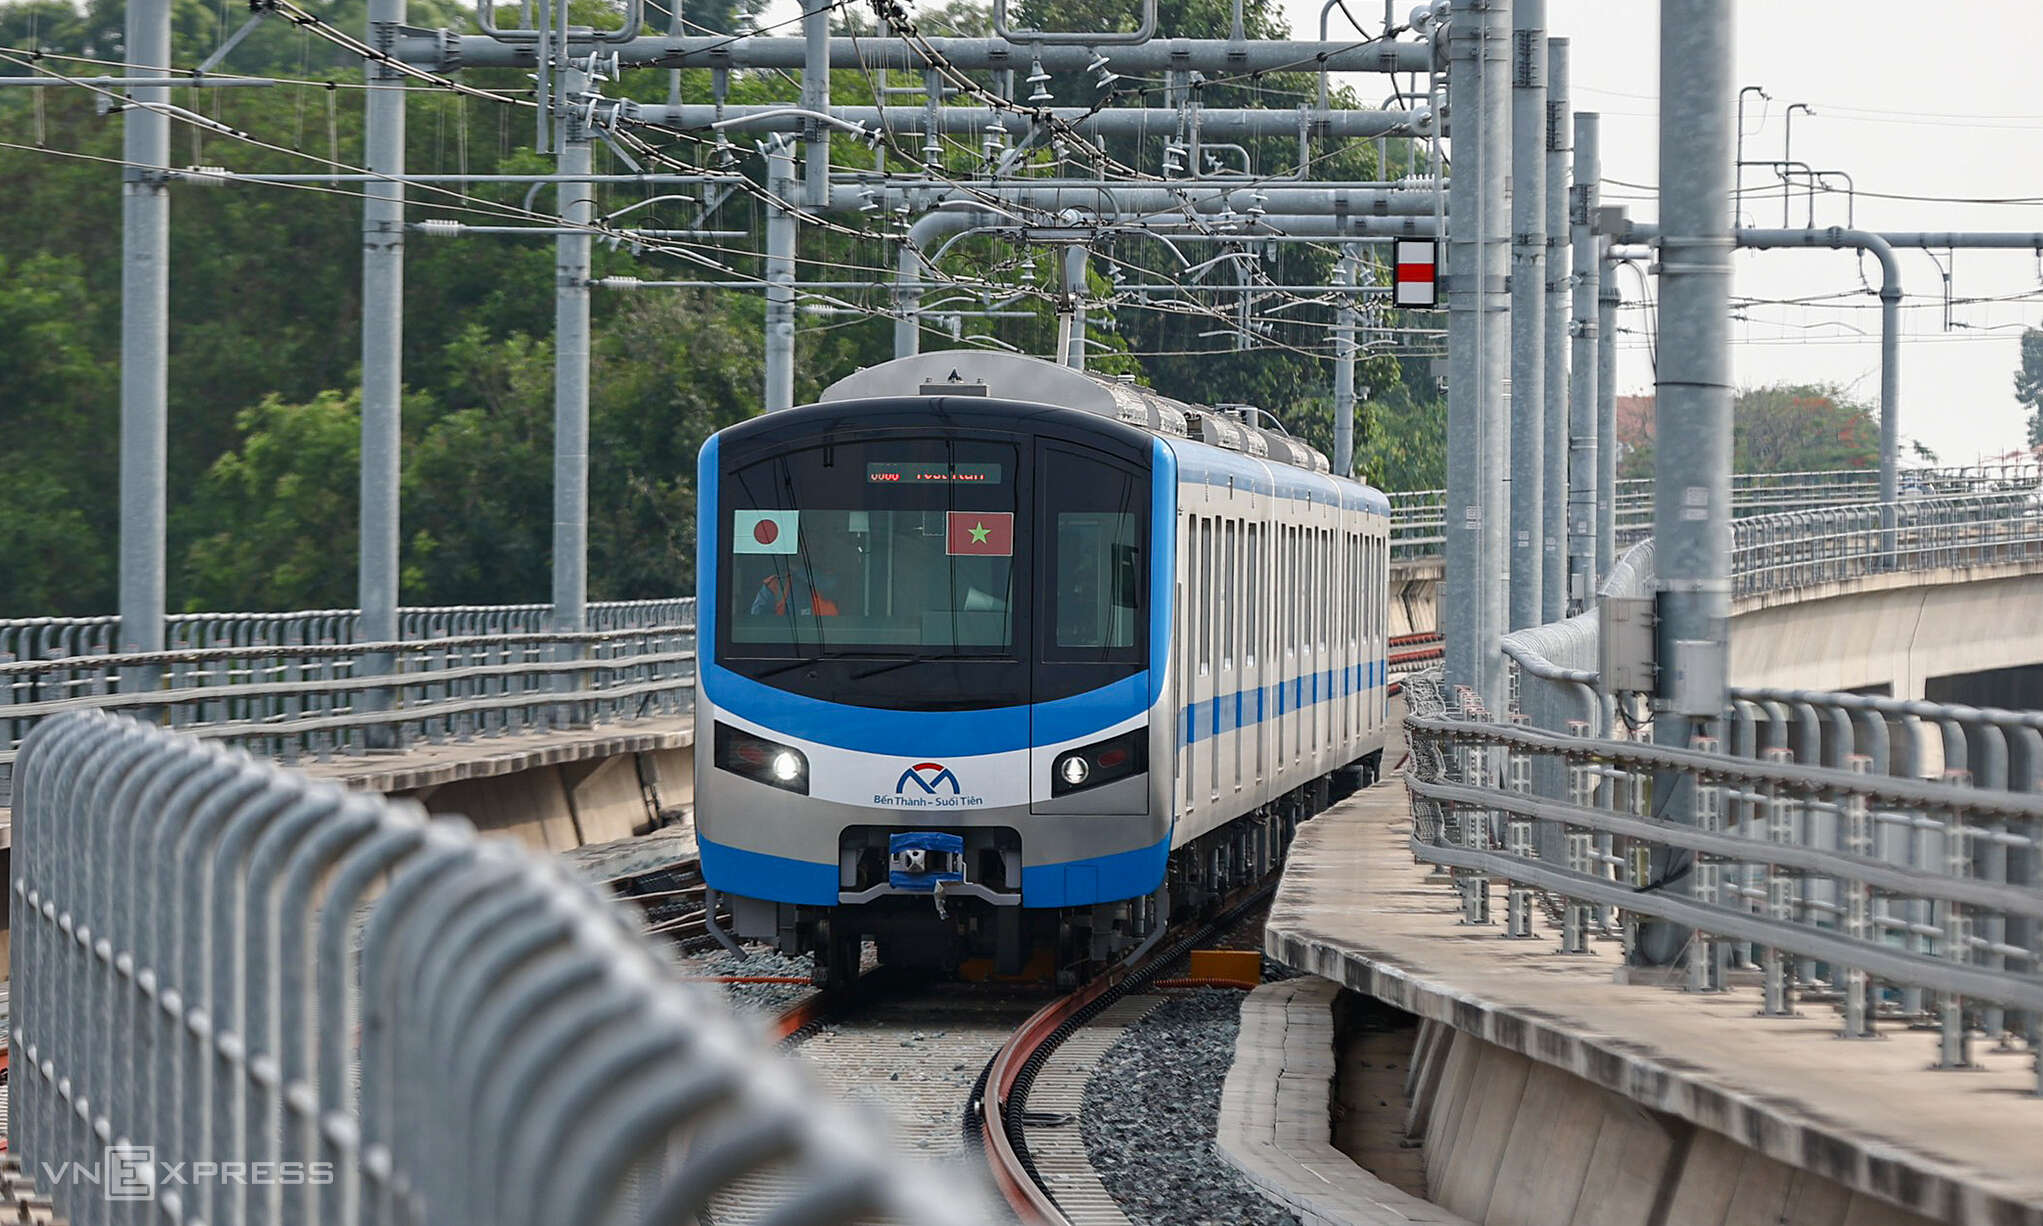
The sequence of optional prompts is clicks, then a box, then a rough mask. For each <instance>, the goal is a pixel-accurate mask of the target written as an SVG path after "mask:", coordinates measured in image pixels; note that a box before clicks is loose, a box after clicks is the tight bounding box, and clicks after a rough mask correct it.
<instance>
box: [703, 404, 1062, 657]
mask: <svg viewBox="0 0 2043 1226" xmlns="http://www.w3.org/2000/svg"><path fill="white" fill-rule="evenodd" d="M1018 468H1019V457H1018V453H1017V448H1016V447H1015V446H1013V445H1012V444H1008V443H1001V442H993V441H984V440H975V439H943V438H930V439H915V438H891V439H876V440H866V441H857V442H844V443H836V444H831V445H826V446H819V447H813V448H808V449H804V450H798V451H792V452H787V453H783V454H780V455H775V456H773V457H771V458H769V459H765V460H761V461H759V462H758V463H755V464H751V465H749V466H747V467H744V468H741V469H739V470H737V471H736V472H735V473H732V474H731V475H730V477H728V478H727V479H726V484H725V486H724V497H723V499H722V503H723V509H722V515H723V517H724V520H725V522H724V523H723V524H722V525H721V526H720V527H721V531H722V534H723V536H722V540H723V549H722V550H721V553H722V555H723V563H724V565H725V566H726V568H727V569H726V571H725V580H724V583H723V590H724V592H725V593H726V595H725V601H724V604H725V608H724V610H723V612H724V616H725V618H726V619H727V621H726V625H727V626H728V628H729V637H728V639H727V640H726V641H727V642H728V644H729V648H730V651H731V654H733V655H735V656H741V657H744V656H749V657H753V658H769V659H771V658H794V659H806V658H815V657H821V656H832V655H881V656H891V655H900V656H903V657H906V658H909V659H941V658H963V657H978V658H985V657H1007V658H1011V657H1013V655H1014V653H1015V602H1016V600H1017V592H1016V581H1015V576H1016V558H1015V541H1016V538H1017V536H1018V535H1025V534H1018V532H1017V528H1018V526H1020V525H1018V524H1017V519H1018V518H1019V515H1018V513H1019V512H1020V511H1021V507H1020V506H1019V503H1018V496H1017V492H1016V491H1017V485H1018V475H1019V474H1018Z"/></svg>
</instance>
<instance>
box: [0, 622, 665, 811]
mask: <svg viewBox="0 0 2043 1226" xmlns="http://www.w3.org/2000/svg"><path fill="white" fill-rule="evenodd" d="M694 685H695V630H694V627H693V626H692V625H675V626H666V627H655V628H650V629H626V630H605V631H587V632H581V633H573V634H558V633H533V634H476V635H460V636H448V637H441V638H431V639H417V640H406V641H403V642H396V643H350V644H332V645H305V646H294V647H289V648H278V647H274V646H252V647H210V648H201V649H191V650H184V651H166V652H156V653H149V654H137V655H96V656H94V655H88V656H75V657H70V658H66V659H57V660H20V661H15V662H13V663H4V664H0V805H4V804H6V803H7V801H8V795H9V791H10V777H11V774H12V763H13V762H14V759H15V757H16V755H17V753H18V749H19V746H20V745H21V743H22V741H23V739H24V738H25V737H27V736H28V735H29V733H30V732H31V731H32V730H33V729H34V728H35V726H36V725H37V724H38V723H40V722H41V721H43V720H46V719H49V718H51V717H54V716H59V715H63V714H66V713H68V712H73V711H80V710H105V711H120V712H126V713H129V714H136V715H143V714H146V715H147V716H149V717H150V718H152V719H155V720H157V721H159V722H162V723H165V724H167V725H168V726H170V727H173V728H177V729H181V730H183V731H187V732H190V733H192V734H194V735H196V736H199V737H203V738H207V739H212V740H221V741H226V742H228V743H231V744H235V745H239V746H241V747H243V748H246V749H248V750H250V751H252V752H256V753H260V754H263V755H265V756H268V757H273V758H277V759H279V760H282V761H286V762H291V761H297V760H299V759H303V758H316V759H326V758H329V757H331V756H333V755H335V754H361V753H365V752H368V751H369V750H371V749H403V748H406V747H407V746H409V745H411V744H414V743H417V742H421V741H423V742H430V743H439V742H445V741H467V740H474V739H477V738H492V737H501V736H505V735H509V734H514V733H521V732H531V731H547V730H552V729H565V728H577V727H586V726H589V725H592V724H601V723H609V722H617V721H623V720H632V719H642V718H660V717H668V716H674V715H679V714H682V713H685V712H687V711H689V710H690V709H692V704H693V700H694Z"/></svg>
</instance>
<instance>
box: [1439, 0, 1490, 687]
mask: <svg viewBox="0 0 2043 1226" xmlns="http://www.w3.org/2000/svg"><path fill="white" fill-rule="evenodd" d="M1447 58H1448V69H1447V115H1448V120H1449V122H1450V123H1451V125H1452V127H1451V128H1450V129H1449V136H1450V138H1451V140H1452V149H1453V156H1454V167H1453V172H1452V174H1451V176H1450V177H1449V178H1448V180H1447V233H1446V235H1445V236H1444V237H1445V238H1446V240H1447V506H1446V512H1445V513H1446V524H1445V526H1444V531H1443V533H1442V535H1443V536H1444V537H1445V538H1446V539H1445V540H1444V541H1443V542H1442V551H1443V553H1444V554H1445V557H1446V575H1445V579H1446V587H1445V598H1444V599H1443V600H1442V601H1441V602H1440V630H1441V634H1442V636H1443V638H1444V640H1445V641H1444V644H1443V645H1444V647H1445V650H1446V665H1447V668H1446V679H1447V683H1448V684H1449V685H1450V686H1463V685H1466V686H1471V687H1479V686H1480V684H1481V681H1482V674H1481V667H1482V662H1483V661H1484V660H1485V659H1487V658H1488V651H1487V650H1486V648H1485V644H1486V643H1487V641H1488V636H1489V635H1490V634H1491V633H1492V632H1493V631H1494V630H1495V627H1494V626H1492V625H1491V624H1490V623H1489V621H1488V618H1487V611H1488V600H1487V598H1486V595H1485V593H1486V591H1487V587H1486V583H1487V582H1488V581H1489V580H1488V578H1487V577H1486V576H1485V575H1484V573H1483V569H1484V567H1485V566H1487V565H1489V564H1490V563H1491V562H1492V561H1494V560H1495V559H1490V558H1485V557H1484V555H1483V522H1482V515H1483V465H1482V429H1483V419H1482V407H1483V402H1482V367H1481V355H1480V352H1479V349H1478V344H1477V342H1478V339H1479V338H1478V335H1477V333H1478V331H1479V329H1480V326H1481V324H1480V318H1479V314H1480V312H1479V310H1478V307H1479V303H1478V295H1477V292H1476V291H1477V289H1478V287H1479V286H1480V285H1481V284H1482V243H1481V238H1482V217H1481V213H1482V203H1481V199H1480V194H1479V193H1480V191H1481V186H1482V157H1483V145H1482V118H1481V116H1480V115H1479V114H1478V113H1477V111H1478V108H1479V107H1480V106H1481V104H1482V103H1481V100H1482V76H1481V74H1482V28H1481V25H1480V24H1479V21H1478V18H1477V16H1476V14H1475V13H1474V12H1473V11H1471V10H1467V9H1460V10H1456V12H1455V13H1454V16H1453V18H1452V20H1451V22H1450V23H1449V25H1448V29H1447Z"/></svg>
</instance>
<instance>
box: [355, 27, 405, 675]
mask: <svg viewBox="0 0 2043 1226" xmlns="http://www.w3.org/2000/svg"><path fill="white" fill-rule="evenodd" d="M405 16H406V13H405V0H373V3H371V4H370V6H369V30H368V35H369V44H370V45H371V46H374V47H379V48H386V49H387V48H389V47H391V46H392V45H394V43H395V42H396V39H397V37H398V34H399V32H400V31H401V30H402V29H403V28H404V22H405ZM362 72H363V76H364V77H365V78H366V80H367V82H368V85H369V89H368V90H367V91H366V94H367V96H366V97H365V98H364V99H363V107H364V112H365V113H364V117H363V133H362V154H363V165H364V166H365V167H366V168H367V169H368V170H369V171H370V172H371V174H373V175H389V176H393V178H395V177H400V176H402V175H403V174H404V173H405V169H404V168H405V157H404V152H405V150H404V119H405V114H404V107H405V97H406V91H405V90H403V89H401V88H399V85H400V84H401V83H402V82H403V80H404V76H403V74H402V73H400V72H398V71H397V70H396V69H395V68H393V67H391V66H389V65H388V64H385V63H383V62H381V61H378V60H369V61H367V62H366V63H365V64H364V65H363V70H362ZM403 401H404V184H403V183H402V182H401V181H393V179H372V180H371V181H370V182H368V183H366V184H364V185H363V188H362V459H361V466H362V471H361V496H362V505H361V510H360V516H361V539H360V541H359V542H358V543H357V562H356V572H355V588H356V598H357V599H358V600H360V601H361V605H362V627H361V633H362V637H363V638H365V639H366V640H368V641H369V642H372V643H392V642H396V641H397V638H398V624H397V606H398V599H399V591H398V575H399V570H398V565H399V557H400V554H399V548H400V544H399V542H400V540H401V536H400V528H399V525H400V523H401V518H400V517H401V512H402V508H401V507H400V506H399V492H400V488H401V468H400V461H401V455H402V452H401V448H402V446H403V443H402V438H403V429H404V406H403ZM391 664H392V661H391V659H390V657H389V656H387V655H382V654H378V655H376V656H375V657H373V658H370V659H365V660H364V661H363V662H362V670H363V671H364V672H367V673H386V672H389V671H390V669H391ZM363 703H364V705H365V706H368V707H370V708H371V709H375V710H381V709H383V708H384V707H385V706H387V705H388V695H386V694H384V693H382V692H380V691H372V692H371V693H368V694H365V695H364V696H363Z"/></svg>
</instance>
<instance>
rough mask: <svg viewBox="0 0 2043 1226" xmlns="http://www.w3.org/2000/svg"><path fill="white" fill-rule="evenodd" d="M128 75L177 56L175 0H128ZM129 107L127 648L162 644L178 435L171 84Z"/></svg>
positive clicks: (124, 413)
mask: <svg viewBox="0 0 2043 1226" xmlns="http://www.w3.org/2000/svg"><path fill="white" fill-rule="evenodd" d="M127 62H128V67H127V75H128V76H131V77H161V76H162V75H163V70H164V67H165V66H166V65H168V64H169V63H170V0H129V3H128V14H127ZM131 96H132V97H133V98H134V100H135V102H136V103H137V104H139V105H130V106H128V107H127V108H125V110H124V111H123V113H122V117H121V127H122V138H121V139H122V146H121V148H122V160H123V161H125V162H126V163H127V165H126V166H125V167H123V168H122V170H121V566H120V602H121V603H120V609H121V650H123V651H161V650H163V605H164V593H163V556H164V531H165V493H164V486H165V483H166V481H167V476H166V473H165V465H166V462H167V461H166V457H167V455H168V450H167V448H168V438H169V434H168V431H169V425H168V423H169V414H170V407H169V362H170V193H169V181H168V180H167V179H166V178H165V177H164V171H165V169H166V168H167V167H168V165H169V162H170V116H169V115H167V114H165V113H164V112H163V111H162V110H161V109H160V108H161V107H162V106H164V105H167V104H168V103H169V101H170V91H169V90H168V89H164V88H161V87H158V86H136V87H135V88H134V89H133V91H132V94H131Z"/></svg>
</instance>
